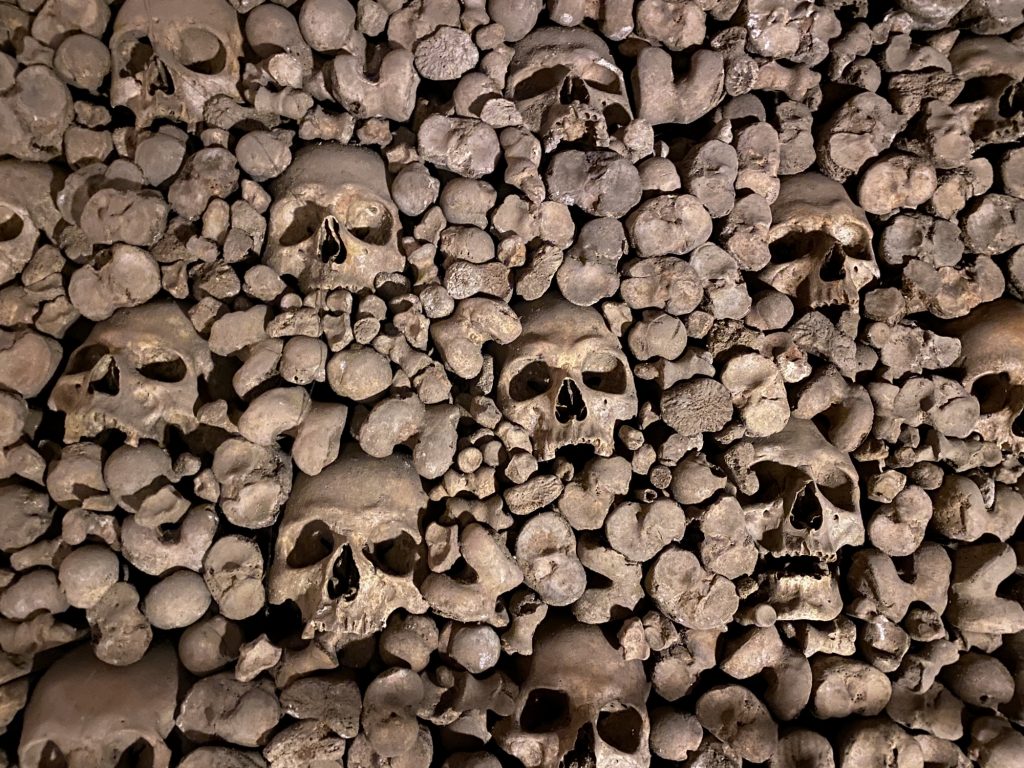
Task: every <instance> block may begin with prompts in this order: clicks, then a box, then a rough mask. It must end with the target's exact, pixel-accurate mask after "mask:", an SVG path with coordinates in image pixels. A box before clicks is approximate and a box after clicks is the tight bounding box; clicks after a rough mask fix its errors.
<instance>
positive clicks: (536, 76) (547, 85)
mask: <svg viewBox="0 0 1024 768" xmlns="http://www.w3.org/2000/svg"><path fill="white" fill-rule="evenodd" d="M568 74H569V69H568V67H563V66H558V67H548V68H545V69H540V70H537V71H536V72H534V73H533V74H532V75H530V76H529V77H527V78H524V79H523V80H521V81H520V82H518V83H517V84H516V86H515V88H514V89H513V91H512V99H513V100H515V101H522V100H524V99H532V98H533V97H534V96H540V95H541V94H543V93H547V92H548V91H551V90H553V89H555V88H558V87H559V85H560V84H561V83H562V81H563V80H564V79H565V76H566V75H568Z"/></svg>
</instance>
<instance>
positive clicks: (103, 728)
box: [18, 645, 178, 768]
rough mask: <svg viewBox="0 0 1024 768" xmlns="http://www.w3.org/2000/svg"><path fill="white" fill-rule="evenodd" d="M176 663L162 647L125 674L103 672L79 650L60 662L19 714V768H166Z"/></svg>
mask: <svg viewBox="0 0 1024 768" xmlns="http://www.w3.org/2000/svg"><path fill="white" fill-rule="evenodd" d="M177 696H178V660H177V657H176V656H175V653H174V650H173V648H171V646H169V645H160V646H156V647H154V648H152V649H151V650H150V651H149V652H148V653H146V655H145V656H144V657H143V658H142V659H141V660H140V661H137V662H135V663H134V664H131V665H129V666H125V667H112V666H109V665H107V664H104V663H103V662H102V661H100V660H99V659H97V658H96V656H95V655H93V651H92V648H91V647H90V646H88V645H84V646H82V647H80V648H78V649H77V650H75V651H72V652H71V653H69V654H67V655H66V656H63V657H61V658H60V659H58V660H57V662H56V663H54V665H53V666H52V667H50V668H49V669H48V670H47V671H46V674H44V675H43V677H42V679H41V680H40V681H39V685H38V686H36V690H35V692H34V693H33V695H32V699H31V701H29V704H28V708H27V709H26V710H25V725H24V728H23V729H22V734H21V744H20V746H19V747H18V758H19V760H20V763H19V764H20V765H21V766H22V768H51V766H63V767H64V768H114V766H121V765H146V766H149V767H150V768H167V767H168V766H169V765H170V761H171V752H170V750H169V749H168V748H167V745H166V744H165V743H164V739H165V738H167V735H168V734H169V733H170V732H171V728H172V726H173V725H174V709H175V707H176V706H177Z"/></svg>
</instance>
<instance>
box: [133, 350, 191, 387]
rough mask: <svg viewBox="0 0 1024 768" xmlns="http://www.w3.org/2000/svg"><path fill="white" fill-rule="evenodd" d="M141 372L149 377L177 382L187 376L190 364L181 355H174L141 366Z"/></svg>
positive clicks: (165, 381) (166, 381)
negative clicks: (186, 363)
mask: <svg viewBox="0 0 1024 768" xmlns="http://www.w3.org/2000/svg"><path fill="white" fill-rule="evenodd" d="M139 373H141V374H142V375H143V376H145V377H146V378H147V379H151V380H153V381H161V382H164V383H165V384H175V383H177V382H179V381H181V380H182V379H184V378H185V376H186V374H187V373H188V366H186V365H185V361H184V360H182V359H181V358H180V357H177V356H174V357H170V358H169V359H167V360H155V361H153V362H152V363H146V364H145V365H143V366H141V367H140V368H139Z"/></svg>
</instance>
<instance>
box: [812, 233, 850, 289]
mask: <svg viewBox="0 0 1024 768" xmlns="http://www.w3.org/2000/svg"><path fill="white" fill-rule="evenodd" d="M826 237H827V235H826ZM828 239H829V240H832V238H831V237H829V238H828ZM846 258H847V253H846V250H845V249H844V248H843V247H842V246H841V245H840V244H839V243H837V242H836V241H835V240H832V244H831V245H830V246H829V248H828V251H827V252H826V253H825V260H824V261H823V262H821V267H820V268H819V269H818V274H819V275H820V276H821V279H822V280H825V281H827V282H835V281H836V280H845V279H846V276H847V275H846Z"/></svg>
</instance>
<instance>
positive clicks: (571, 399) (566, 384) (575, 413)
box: [555, 379, 587, 424]
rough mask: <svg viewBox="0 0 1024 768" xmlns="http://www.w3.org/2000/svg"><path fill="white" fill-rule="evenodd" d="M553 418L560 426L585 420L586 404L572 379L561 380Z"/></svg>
mask: <svg viewBox="0 0 1024 768" xmlns="http://www.w3.org/2000/svg"><path fill="white" fill-rule="evenodd" d="M555 418H556V419H558V421H559V423H560V424H567V423H568V422H570V421H583V420H584V419H586V418H587V404H586V402H584V400H583V393H582V392H580V388H579V387H577V386H576V382H574V381H573V380H572V379H562V386H560V387H559V388H558V399H557V400H556V401H555Z"/></svg>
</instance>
